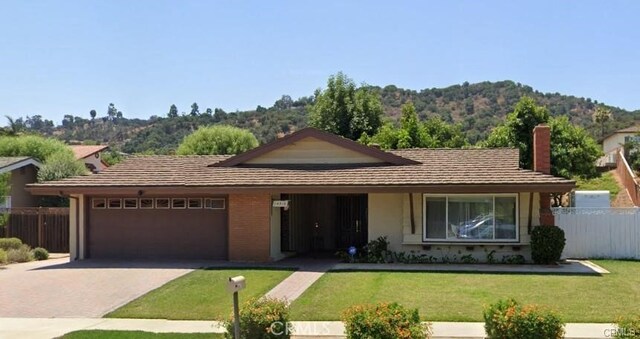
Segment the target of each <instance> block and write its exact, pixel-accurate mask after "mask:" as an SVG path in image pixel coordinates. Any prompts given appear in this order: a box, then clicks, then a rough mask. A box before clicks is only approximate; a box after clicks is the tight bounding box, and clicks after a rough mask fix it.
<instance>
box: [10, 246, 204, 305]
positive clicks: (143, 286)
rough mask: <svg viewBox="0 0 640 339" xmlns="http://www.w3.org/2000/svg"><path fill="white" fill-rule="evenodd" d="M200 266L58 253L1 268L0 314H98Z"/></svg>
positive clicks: (191, 263) (189, 263) (185, 263)
mask: <svg viewBox="0 0 640 339" xmlns="http://www.w3.org/2000/svg"><path fill="white" fill-rule="evenodd" d="M201 266H202V265H200V264H199V263H195V262H179V263H153V262H137V263H131V262H127V263H124V262H107V261H92V260H85V261H77V262H69V258H61V259H50V260H45V261H40V262H30V263H24V264H13V265H8V266H4V267H0V305H2V307H0V317H22V318H35V317H37V318H57V317H86V318H92V317H101V316H103V315H104V314H106V313H108V312H110V311H112V310H114V309H116V308H118V307H119V306H122V305H124V304H126V303H128V302H129V301H131V300H133V299H135V298H137V297H139V296H141V295H143V294H145V293H147V292H149V291H151V290H153V289H156V288H158V287H160V286H162V285H164V284H166V283H167V282H169V281H171V280H173V279H175V278H178V277H180V276H182V275H184V274H186V273H189V272H190V271H192V270H193V269H194V268H198V267H201Z"/></svg>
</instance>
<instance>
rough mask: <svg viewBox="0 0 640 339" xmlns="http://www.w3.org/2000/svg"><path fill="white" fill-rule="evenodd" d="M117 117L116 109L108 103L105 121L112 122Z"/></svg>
mask: <svg viewBox="0 0 640 339" xmlns="http://www.w3.org/2000/svg"><path fill="white" fill-rule="evenodd" d="M117 115H118V109H117V108H116V105H114V104H113V103H110V104H109V107H108V108H107V119H108V120H112V121H113V120H114V119H115V118H116V116H117Z"/></svg>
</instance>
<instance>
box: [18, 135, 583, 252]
mask: <svg viewBox="0 0 640 339" xmlns="http://www.w3.org/2000/svg"><path fill="white" fill-rule="evenodd" d="M549 143H550V129H549V127H548V126H539V127H536V129H535V130H534V144H535V145H534V148H535V154H534V163H535V168H536V170H537V171H539V172H534V171H530V170H523V169H520V168H518V163H519V162H518V160H519V159H518V158H519V155H518V150H516V149H407V150H396V151H389V152H385V151H382V150H379V149H376V148H373V147H367V146H363V145H361V144H359V143H356V142H354V141H351V140H348V139H345V138H342V137H339V136H335V135H333V134H329V133H326V132H322V131H319V130H316V129H312V128H306V129H303V130H300V131H298V132H295V133H293V134H291V135H288V136H286V137H284V138H281V139H278V140H276V141H273V142H271V143H268V144H265V145H263V146H260V147H257V148H255V149H252V150H250V151H247V152H245V153H242V154H239V155H236V156H145V157H142V156H141V157H131V158H128V159H126V160H125V161H123V162H121V163H119V164H117V165H114V166H112V167H110V168H108V169H107V170H105V171H103V172H101V173H98V174H96V175H91V176H81V177H74V178H68V179H64V180H60V181H53V182H46V183H41V184H35V185H31V186H30V188H29V189H30V190H31V191H32V192H33V193H37V194H50V195H64V196H70V197H71V200H70V202H71V213H70V215H71V221H70V234H71V258H74V259H84V258H121V259H138V258H153V259H196V258H197V259H221V260H232V261H258V262H264V261H272V260H279V259H281V258H283V257H285V256H286V255H288V254H290V253H300V254H302V253H310V252H311V253H313V252H325V253H333V252H335V251H336V250H338V249H346V248H348V247H349V246H362V245H364V244H366V243H367V242H368V241H370V240H373V239H376V238H378V237H380V236H386V237H388V240H389V242H390V247H391V248H390V249H391V250H394V251H406V252H409V251H416V252H418V253H424V254H428V255H433V256H434V257H437V258H441V257H443V256H445V255H446V256H448V257H449V258H453V257H454V256H456V257H458V258H460V257H461V256H462V255H466V254H471V255H473V256H475V257H476V258H478V259H480V260H486V257H487V254H488V253H491V251H493V250H495V251H496V252H495V255H496V258H498V259H499V258H501V256H500V255H508V254H514V253H515V254H522V255H523V256H525V257H526V258H530V249H529V243H530V236H529V231H530V228H531V227H532V226H536V225H540V224H550V223H553V216H552V215H550V214H547V213H544V212H546V211H548V208H549V203H550V199H549V193H551V192H569V191H570V190H571V189H573V188H574V187H575V182H574V181H571V180H567V179H563V178H558V177H554V176H552V175H549V174H548V173H550V169H551V168H550V144H549ZM541 172H543V173H541ZM545 173H546V174H545Z"/></svg>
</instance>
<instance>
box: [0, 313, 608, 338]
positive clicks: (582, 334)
mask: <svg viewBox="0 0 640 339" xmlns="http://www.w3.org/2000/svg"><path fill="white" fill-rule="evenodd" d="M483 326H484V324H483V323H453V322H435V323H432V329H433V336H432V338H438V339H440V338H470V339H475V338H478V339H479V338H484V335H485V333H484V327H483ZM291 328H292V330H293V331H292V332H293V333H294V335H293V336H292V338H294V339H306V338H309V339H310V338H324V339H329V338H344V337H345V336H344V325H343V324H342V323H341V322H339V321H294V322H292V323H291ZM613 329H615V326H614V325H612V324H567V325H566V327H565V330H566V336H565V338H575V339H578V338H580V339H582V338H594V339H599V338H611V337H612V336H611V331H612V330H613ZM79 330H124V331H133V330H136V331H146V332H156V333H224V328H222V327H221V326H220V323H218V322H215V321H191V320H187V321H185V320H181V321H175V320H161V319H95V318H53V319H52V318H0V338H3V339H45V338H46V339H50V338H55V337H59V336H62V335H64V334H65V333H69V332H73V331H79Z"/></svg>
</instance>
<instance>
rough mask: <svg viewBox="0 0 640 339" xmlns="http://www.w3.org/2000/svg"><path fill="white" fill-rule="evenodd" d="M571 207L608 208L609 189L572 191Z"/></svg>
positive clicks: (609, 200) (609, 203) (609, 202)
mask: <svg viewBox="0 0 640 339" xmlns="http://www.w3.org/2000/svg"><path fill="white" fill-rule="evenodd" d="M571 207H577V208H609V207H611V199H610V195H609V191H573V192H571Z"/></svg>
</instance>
